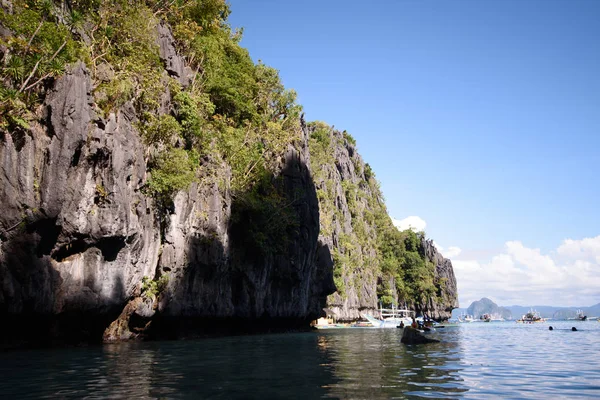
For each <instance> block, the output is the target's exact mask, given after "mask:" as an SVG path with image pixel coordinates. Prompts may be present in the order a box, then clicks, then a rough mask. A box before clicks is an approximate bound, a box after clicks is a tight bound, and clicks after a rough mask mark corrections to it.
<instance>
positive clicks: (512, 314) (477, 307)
mask: <svg viewBox="0 0 600 400" xmlns="http://www.w3.org/2000/svg"><path fill="white" fill-rule="evenodd" d="M530 309H534V310H536V311H538V312H539V313H540V315H541V316H542V317H543V318H552V319H555V320H567V319H572V318H576V317H577V312H578V310H580V311H581V312H583V314H584V315H586V316H588V317H598V316H600V303H598V304H595V305H593V306H589V307H583V306H582V307H558V306H539V305H537V306H519V305H513V306H504V307H503V306H498V305H497V304H496V303H494V302H493V301H492V300H490V299H488V298H487V297H483V298H481V299H480V300H477V301H474V302H472V303H471V305H470V306H469V307H468V308H456V309H454V310H453V311H452V318H458V317H460V316H461V315H463V314H467V315H472V316H473V317H475V318H479V317H480V316H481V315H483V314H490V315H492V316H498V317H501V318H504V319H506V320H511V319H517V318H519V317H521V316H522V315H523V314H525V313H527V312H528V311H529V310H530Z"/></svg>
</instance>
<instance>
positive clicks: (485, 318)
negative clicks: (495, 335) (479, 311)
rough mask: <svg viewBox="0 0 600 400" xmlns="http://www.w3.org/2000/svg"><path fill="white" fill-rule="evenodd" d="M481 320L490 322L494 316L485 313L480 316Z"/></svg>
mask: <svg viewBox="0 0 600 400" xmlns="http://www.w3.org/2000/svg"><path fill="white" fill-rule="evenodd" d="M479 320H480V321H482V322H490V321H491V320H492V317H491V316H490V314H483V315H482V316H480V317H479Z"/></svg>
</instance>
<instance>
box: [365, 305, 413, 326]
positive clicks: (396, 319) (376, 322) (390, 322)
mask: <svg viewBox="0 0 600 400" xmlns="http://www.w3.org/2000/svg"><path fill="white" fill-rule="evenodd" d="M379 315H380V316H381V319H379V318H375V317H373V316H372V315H370V314H362V316H363V318H365V319H366V320H367V321H369V322H370V323H371V324H372V325H373V327H375V328H397V327H398V326H400V324H401V323H404V325H405V326H410V324H412V317H414V315H415V312H414V311H411V310H402V309H396V308H381V309H379Z"/></svg>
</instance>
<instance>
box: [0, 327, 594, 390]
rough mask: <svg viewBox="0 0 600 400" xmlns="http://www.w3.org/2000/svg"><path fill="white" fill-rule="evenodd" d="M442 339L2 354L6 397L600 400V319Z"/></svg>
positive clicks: (318, 338) (229, 340)
mask: <svg viewBox="0 0 600 400" xmlns="http://www.w3.org/2000/svg"><path fill="white" fill-rule="evenodd" d="M549 325H552V326H554V327H555V328H557V329H556V330H554V331H549V330H548V326H549ZM571 326H576V327H577V328H578V329H579V331H578V332H572V331H571V330H570V328H571ZM432 335H433V336H435V337H437V338H438V339H440V340H441V343H436V344H429V345H425V346H405V345H403V344H401V343H400V336H401V332H400V330H399V329H345V330H328V331H318V332H307V333H298V334H281V335H260V336H243V337H225V338H214V339H204V340H198V341H178V342H150V343H128V344H119V345H108V346H98V347H83V348H67V349H65V348H61V349H46V350H28V351H12V352H7V353H0V398H2V399H18V398H52V399H55V398H123V399H130V398H206V399H235V398H238V399H266V398H285V399H295V398H302V399H313V398H342V399H389V398H419V397H423V398H454V397H458V398H463V397H464V398H476V399H481V398H498V397H502V398H538V399H547V398H578V397H600V358H599V357H600V323H598V322H596V321H588V322H572V321H568V322H546V323H543V324H535V325H521V324H516V323H514V322H504V323H494V322H492V323H472V324H463V325H461V326H460V327H457V328H447V329H445V330H444V331H442V330H438V332H435V333H433V334H432Z"/></svg>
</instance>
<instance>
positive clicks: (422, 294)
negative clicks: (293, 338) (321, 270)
mask: <svg viewBox="0 0 600 400" xmlns="http://www.w3.org/2000/svg"><path fill="white" fill-rule="evenodd" d="M310 150H311V155H312V157H313V159H312V167H313V171H314V176H315V183H316V185H317V192H318V194H319V200H320V208H321V232H320V235H321V240H322V241H323V242H324V243H327V245H328V246H329V247H330V248H331V251H332V253H333V255H334V260H335V269H334V275H335V278H336V286H337V291H336V293H334V294H333V295H331V296H329V298H328V308H329V309H330V310H331V311H332V312H333V314H334V315H335V316H336V317H337V318H338V319H340V320H348V321H351V320H356V319H359V318H360V317H361V314H362V313H365V312H366V313H376V310H377V308H379V307H380V304H379V303H384V305H385V306H387V307H389V306H390V305H391V303H394V304H395V306H396V307H406V308H409V309H413V310H416V311H418V312H425V313H427V314H428V315H429V316H431V317H432V318H435V319H440V320H441V319H448V318H450V316H451V312H452V309H453V308H457V307H458V294H457V288H456V278H455V276H454V271H453V269H452V263H451V262H450V260H448V259H446V258H444V257H443V256H442V255H441V254H440V253H438V252H437V250H436V248H435V246H434V245H433V244H432V242H431V241H429V240H426V239H425V237H424V236H419V237H418V240H416V242H415V243H414V244H412V246H413V248H407V247H406V246H407V244H406V243H408V242H409V241H410V240H409V239H411V238H412V239H417V236H415V235H414V232H404V233H399V232H397V230H396V229H395V228H394V227H393V226H392V223H391V219H390V217H389V216H388V215H387V210H386V207H385V203H384V201H383V196H382V193H381V191H380V189H379V185H378V183H377V181H376V180H375V179H374V174H373V172H372V171H371V168H370V167H369V165H368V164H365V163H364V161H363V160H362V158H361V156H360V155H359V154H358V152H357V150H356V143H355V141H354V139H353V138H352V137H351V136H350V135H349V134H348V133H346V132H345V131H344V132H340V131H337V130H335V129H333V128H330V127H328V126H327V125H325V124H323V123H315V124H312V125H311V147H310ZM408 246H409V247H410V244H409V245H408ZM411 257H412V258H411ZM415 258H416V260H414V259H415ZM411 259H412V260H413V261H414V262H412V263H411V262H410V260H411ZM407 260H408V261H407ZM419 263H421V265H420V266H419ZM419 268H420V269H419ZM415 271H416V272H415ZM415 273H418V274H423V273H424V275H419V280H421V281H423V282H425V281H430V282H429V286H428V287H425V286H423V285H411V284H410V283H403V281H414V280H415V279H414V277H413V275H414V274H415ZM419 283H421V282H419Z"/></svg>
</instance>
